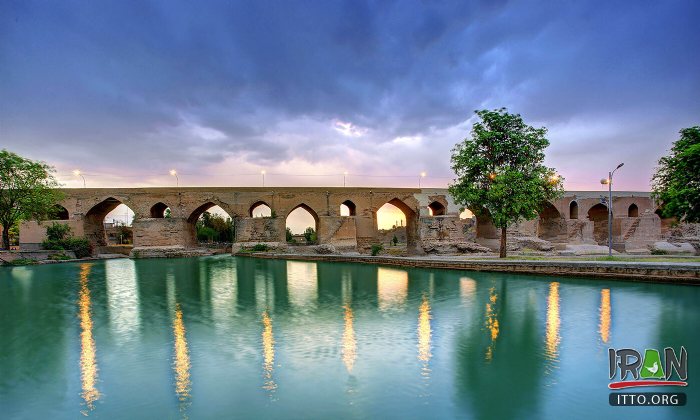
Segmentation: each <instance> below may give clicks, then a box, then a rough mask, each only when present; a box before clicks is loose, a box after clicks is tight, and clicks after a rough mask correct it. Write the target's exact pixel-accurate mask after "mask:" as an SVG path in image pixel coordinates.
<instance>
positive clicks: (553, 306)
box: [545, 281, 561, 360]
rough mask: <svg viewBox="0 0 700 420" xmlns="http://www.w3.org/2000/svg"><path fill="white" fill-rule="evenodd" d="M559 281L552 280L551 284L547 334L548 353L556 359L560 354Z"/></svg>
mask: <svg viewBox="0 0 700 420" xmlns="http://www.w3.org/2000/svg"><path fill="white" fill-rule="evenodd" d="M560 322H561V320H560V319H559V283H558V282H556V281H555V282H552V283H550V284H549V296H548V297H547V334H546V336H545V340H546V355H547V358H548V359H550V360H555V359H556V358H557V356H558V354H559V352H558V349H559V341H560V340H561V336H560V335H559V324H560Z"/></svg>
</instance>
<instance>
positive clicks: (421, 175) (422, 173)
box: [418, 172, 428, 188]
mask: <svg viewBox="0 0 700 420" xmlns="http://www.w3.org/2000/svg"><path fill="white" fill-rule="evenodd" d="M427 175H428V174H426V173H425V172H421V173H420V176H419V177H418V188H420V180H421V178H425V177H426V176H427Z"/></svg>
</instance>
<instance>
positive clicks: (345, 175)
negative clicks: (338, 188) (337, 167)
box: [343, 171, 348, 188]
mask: <svg viewBox="0 0 700 420" xmlns="http://www.w3.org/2000/svg"><path fill="white" fill-rule="evenodd" d="M347 176H348V171H345V172H343V188H345V177H347Z"/></svg>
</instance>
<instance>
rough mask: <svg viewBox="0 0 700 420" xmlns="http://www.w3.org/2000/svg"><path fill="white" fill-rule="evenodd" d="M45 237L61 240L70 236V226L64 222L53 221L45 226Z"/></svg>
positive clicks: (51, 239)
mask: <svg viewBox="0 0 700 420" xmlns="http://www.w3.org/2000/svg"><path fill="white" fill-rule="evenodd" d="M46 237H47V238H48V239H49V240H50V241H61V240H63V239H66V238H68V237H70V226H68V225H66V224H64V223H58V222H53V223H51V225H50V226H46Z"/></svg>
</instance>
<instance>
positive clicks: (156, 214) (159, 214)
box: [151, 203, 170, 219]
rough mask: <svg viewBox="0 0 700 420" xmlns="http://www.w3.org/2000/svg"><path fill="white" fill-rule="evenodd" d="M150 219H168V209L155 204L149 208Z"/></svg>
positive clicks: (165, 206)
mask: <svg viewBox="0 0 700 420" xmlns="http://www.w3.org/2000/svg"><path fill="white" fill-rule="evenodd" d="M151 217H152V218H154V219H163V218H170V207H168V205H167V204H165V203H156V204H154V205H153V207H151Z"/></svg>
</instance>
